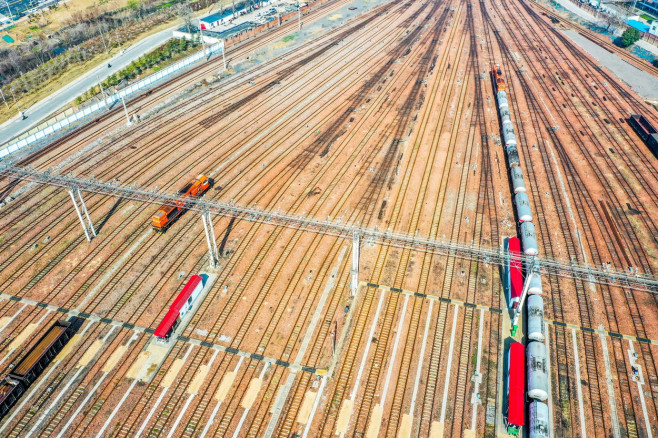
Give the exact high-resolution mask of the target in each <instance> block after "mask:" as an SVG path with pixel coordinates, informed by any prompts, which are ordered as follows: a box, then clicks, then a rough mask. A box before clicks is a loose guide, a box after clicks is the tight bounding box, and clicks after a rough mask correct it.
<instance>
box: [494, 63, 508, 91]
mask: <svg viewBox="0 0 658 438" xmlns="http://www.w3.org/2000/svg"><path fill="white" fill-rule="evenodd" d="M491 76H493V79H494V82H495V83H496V93H497V92H499V91H505V79H503V72H502V70H501V69H500V66H499V65H498V64H496V66H495V67H494V68H492V69H491Z"/></svg>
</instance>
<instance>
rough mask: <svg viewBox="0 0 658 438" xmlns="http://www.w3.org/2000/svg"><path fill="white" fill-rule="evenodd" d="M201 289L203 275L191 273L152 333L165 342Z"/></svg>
mask: <svg viewBox="0 0 658 438" xmlns="http://www.w3.org/2000/svg"><path fill="white" fill-rule="evenodd" d="M202 290H203V277H201V276H200V275H193V276H192V278H190V281H188V282H187V284H186V285H185V287H184V288H183V290H182V291H181V292H180V293H179V294H178V296H177V297H176V299H175V300H174V302H173V303H172V304H171V306H170V307H169V311H168V312H167V314H166V315H165V317H164V318H163V319H162V322H160V325H158V328H156V329H155V332H153V335H154V336H155V337H157V338H158V339H159V340H161V341H164V342H167V341H168V340H169V338H170V337H171V334H172V333H173V332H174V330H176V327H178V325H179V324H180V322H181V320H182V319H183V317H184V316H185V314H187V312H189V311H190V310H191V309H192V306H193V304H194V300H196V298H197V297H198V296H199V294H200V293H201V291H202Z"/></svg>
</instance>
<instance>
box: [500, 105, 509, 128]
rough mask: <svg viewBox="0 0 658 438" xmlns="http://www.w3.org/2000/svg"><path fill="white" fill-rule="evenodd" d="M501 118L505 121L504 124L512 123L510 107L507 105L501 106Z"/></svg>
mask: <svg viewBox="0 0 658 438" xmlns="http://www.w3.org/2000/svg"><path fill="white" fill-rule="evenodd" d="M500 119H501V120H502V121H503V126H505V125H510V126H511V125H512V119H511V118H510V114H509V108H507V107H503V108H500Z"/></svg>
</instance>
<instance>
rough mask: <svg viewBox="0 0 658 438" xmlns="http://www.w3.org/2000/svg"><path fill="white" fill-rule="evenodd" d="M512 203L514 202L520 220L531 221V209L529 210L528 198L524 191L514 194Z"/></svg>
mask: <svg viewBox="0 0 658 438" xmlns="http://www.w3.org/2000/svg"><path fill="white" fill-rule="evenodd" d="M514 203H515V204H516V213H517V214H518V215H519V220H520V221H521V222H532V210H530V199H529V198H528V194H527V193H525V192H521V193H517V194H516V195H514Z"/></svg>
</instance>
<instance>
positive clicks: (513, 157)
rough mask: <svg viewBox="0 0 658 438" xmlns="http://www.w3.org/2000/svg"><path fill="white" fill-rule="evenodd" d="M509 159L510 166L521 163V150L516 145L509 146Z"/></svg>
mask: <svg viewBox="0 0 658 438" xmlns="http://www.w3.org/2000/svg"><path fill="white" fill-rule="evenodd" d="M507 160H508V161H509V167H516V166H520V165H521V159H520V158H519V151H518V150H517V149H516V146H510V147H509V148H507Z"/></svg>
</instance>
